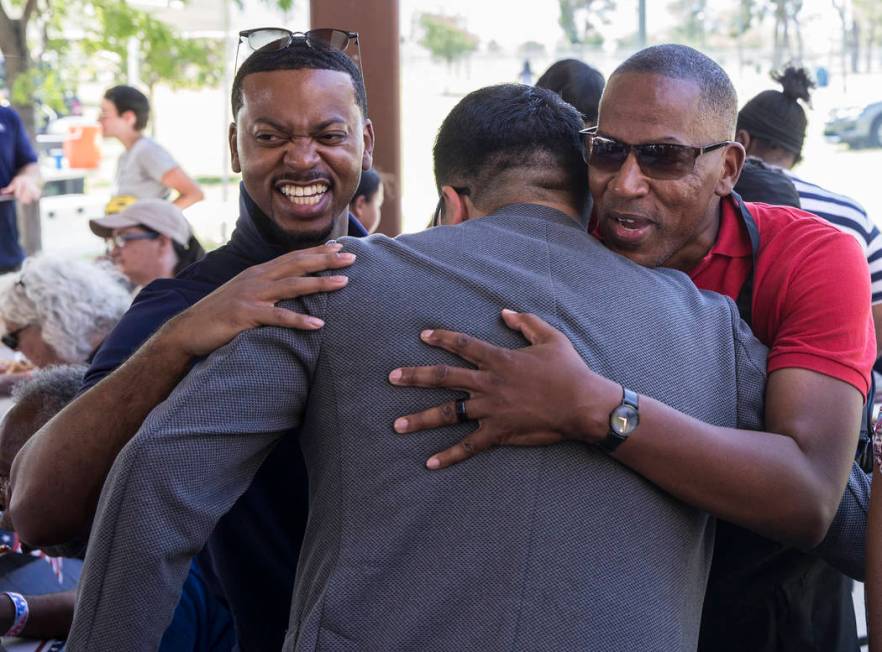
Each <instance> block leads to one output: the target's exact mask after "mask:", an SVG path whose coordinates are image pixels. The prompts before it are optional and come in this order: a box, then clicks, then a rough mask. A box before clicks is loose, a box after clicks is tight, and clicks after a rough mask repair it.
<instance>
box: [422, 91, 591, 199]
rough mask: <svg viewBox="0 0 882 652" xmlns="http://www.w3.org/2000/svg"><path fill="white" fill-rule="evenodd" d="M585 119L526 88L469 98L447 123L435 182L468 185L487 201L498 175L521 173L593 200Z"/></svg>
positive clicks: (556, 99)
mask: <svg viewBox="0 0 882 652" xmlns="http://www.w3.org/2000/svg"><path fill="white" fill-rule="evenodd" d="M582 126H583V123H582V116H581V115H580V114H579V112H578V111H577V110H576V109H575V108H573V107H572V106H571V105H569V104H567V103H566V102H564V101H563V100H562V99H561V98H560V96H559V95H557V94H556V93H553V92H552V91H549V90H547V89H544V88H536V87H533V86H525V85H522V84H500V85H497V86H488V87H486V88H481V89H479V90H476V91H473V92H471V93H469V94H468V95H466V96H465V97H464V98H463V99H462V100H461V101H460V102H459V104H457V105H456V106H455V107H454V108H453V110H452V111H451V112H450V113H449V114H448V115H447V117H446V118H445V119H444V122H443V123H442V125H441V129H440V130H439V131H438V137H437V139H436V141H435V149H434V162H435V183H436V184H437V186H438V189H439V190H440V189H441V186H444V185H453V184H462V183H468V184H469V189H470V191H471V197H472V200H473V201H475V202H478V203H479V202H480V201H481V199H480V198H481V195H482V193H484V192H485V191H487V190H490V189H493V190H494V191H498V190H500V189H499V188H495V187H494V186H493V182H494V180H495V177H497V176H498V175H500V174H502V173H505V172H509V171H511V170H515V169H524V170H530V171H535V172H537V173H539V172H546V173H548V175H547V177H546V179H547V181H546V182H545V183H546V187H549V188H553V189H554V190H564V191H568V192H570V193H571V195H572V197H573V199H574V202H576V203H577V204H578V205H579V206H581V205H583V203H584V202H585V200H586V199H587V192H588V188H587V186H588V184H587V181H586V180H587V178H588V176H587V174H588V172H587V166H586V164H585V157H584V147H583V144H582V143H583V140H582V137H581V135H580V134H579V130H580V129H581V128H582Z"/></svg>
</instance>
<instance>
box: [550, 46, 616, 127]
mask: <svg viewBox="0 0 882 652" xmlns="http://www.w3.org/2000/svg"><path fill="white" fill-rule="evenodd" d="M605 83H606V81H605V80H604V78H603V75H602V74H601V72H600V71H599V70H597V69H596V68H592V67H591V66H589V65H588V64H587V63H583V62H582V61H579V60H578V59H561V60H560V61H556V62H554V63H553V64H551V66H550V67H549V68H548V70H546V71H545V72H544V73H542V76H541V77H540V78H539V80H538V81H537V82H536V86H538V87H539V88H547V89H548V90H550V91H554V92H555V93H557V94H558V95H560V96H561V97H562V98H563V99H564V101H565V102H569V103H570V104H572V105H573V106H574V107H576V108H577V109H578V110H579V112H580V113H581V114H582V119H583V120H585V122H586V123H588V124H591V125H595V124H597V110H598V108H599V106H600V96H601V95H602V94H603V86H604V84H605Z"/></svg>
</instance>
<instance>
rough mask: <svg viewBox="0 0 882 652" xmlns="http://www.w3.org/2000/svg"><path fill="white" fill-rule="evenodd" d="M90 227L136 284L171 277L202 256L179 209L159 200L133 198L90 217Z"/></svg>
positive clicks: (119, 266)
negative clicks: (126, 203) (101, 213)
mask: <svg viewBox="0 0 882 652" xmlns="http://www.w3.org/2000/svg"><path fill="white" fill-rule="evenodd" d="M111 204H113V201H112V200H111ZM109 205H110V204H109ZM89 227H90V228H91V229H92V232H93V233H94V234H95V235H97V236H99V237H101V238H104V239H105V241H106V242H107V254H108V256H109V257H110V259H111V261H113V264H114V265H116V267H117V268H118V269H119V270H120V271H121V272H122V273H123V274H125V275H126V276H127V277H128V278H129V280H131V281H132V283H134V284H135V285H136V286H141V287H143V286H145V285H147V284H148V283H150V282H151V281H154V280H156V279H158V278H171V277H172V276H175V275H176V274H177V273H178V272H180V271H181V270H182V269H184V268H185V267H187V266H188V265H190V264H191V263H193V262H195V261H197V260H199V259H200V258H202V257H203V256H204V255H205V250H204V249H203V248H202V245H200V244H199V242H198V241H197V240H196V238H195V237H194V236H193V232H192V230H191V229H190V224H189V223H188V222H187V218H186V217H184V214H183V213H182V212H181V209H179V208H178V207H177V206H175V205H174V204H172V203H170V202H167V201H164V200H161V199H143V200H141V201H136V202H134V203H131V204H129V205H128V206H126V207H125V208H123V209H122V210H120V211H119V212H117V213H113V214H109V215H105V216H104V217H100V218H98V219H94V220H89Z"/></svg>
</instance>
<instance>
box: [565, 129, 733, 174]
mask: <svg viewBox="0 0 882 652" xmlns="http://www.w3.org/2000/svg"><path fill="white" fill-rule="evenodd" d="M579 133H581V134H584V135H585V138H586V140H587V149H588V158H587V162H588V167H589V168H594V169H596V170H599V171H601V172H617V171H618V170H619V168H621V167H622V165H624V163H625V161H626V160H627V159H628V156H630V155H631V152H634V156H635V157H636V158H637V165H639V166H640V170H641V172H643V174H645V175H646V176H647V177H650V178H651V179H680V178H681V177H685V176H686V175H687V174H689V173H690V172H692V170H694V169H695V161H696V160H697V159H698V157H699V156H701V155H702V154H707V153H708V152H712V151H714V150H715V149H720V148H721V147H725V146H726V145H731V144H732V143H733V142H734V141H731V140H724V141H722V142H719V143H714V144H713V145H707V146H705V147H690V146H688V145H676V144H674V143H647V144H645V145H629V144H627V143H623V142H621V141H618V140H613V139H612V138H605V137H604V136H598V135H597V127H591V128H590V129H583V130H582V131H580V132H579Z"/></svg>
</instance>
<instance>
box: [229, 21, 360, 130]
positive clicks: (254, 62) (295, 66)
mask: <svg viewBox="0 0 882 652" xmlns="http://www.w3.org/2000/svg"><path fill="white" fill-rule="evenodd" d="M274 70H336V71H338V72H343V73H346V74H347V75H349V76H350V77H351V78H352V86H353V88H354V89H355V101H356V103H357V104H358V107H359V108H360V109H361V114H362V116H363V117H365V118H366V117H367V114H368V105H367V92H366V91H365V89H364V79H362V76H361V70H359V68H358V65H357V64H356V63H355V62H354V61H353V60H352V59H350V58H349V57H348V56H346V54H344V53H343V52H341V51H340V50H335V49H333V48H329V47H327V46H324V45H322V44H321V43H316V42H313V41H310V42H307V41H306V40H305V39H302V38H295V39H294V40H293V41H292V42H291V44H290V45H289V46H288V47H286V48H282V49H281V50H272V49H270V50H267V49H265V48H262V49H260V50H257V51H256V52H254V54H252V55H251V56H249V57H248V58H247V59H245V62H244V63H243V64H242V66H241V67H240V68H239V71H238V72H237V73H236V77H235V79H233V90H232V93H231V98H230V99H231V102H232V105H233V118H234V119H235V117H236V116H237V115H239V109H241V108H242V103H243V100H242V82H243V81H244V79H245V77H247V76H248V75H250V74H252V73H255V72H272V71H274Z"/></svg>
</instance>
